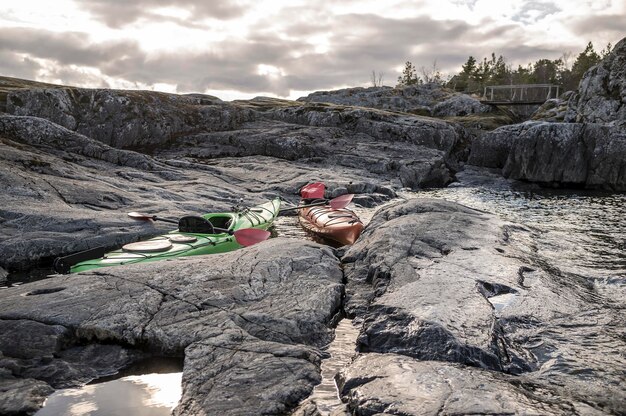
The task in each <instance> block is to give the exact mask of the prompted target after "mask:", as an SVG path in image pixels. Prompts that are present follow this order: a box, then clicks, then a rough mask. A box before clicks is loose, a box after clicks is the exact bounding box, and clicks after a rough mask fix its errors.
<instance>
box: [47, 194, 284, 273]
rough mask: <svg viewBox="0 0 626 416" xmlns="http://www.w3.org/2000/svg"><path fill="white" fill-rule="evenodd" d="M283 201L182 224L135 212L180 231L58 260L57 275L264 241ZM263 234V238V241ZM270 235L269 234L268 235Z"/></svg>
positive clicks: (185, 220) (220, 250)
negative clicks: (116, 248)
mask: <svg viewBox="0 0 626 416" xmlns="http://www.w3.org/2000/svg"><path fill="white" fill-rule="evenodd" d="M279 209H280V198H276V199H273V200H271V201H269V202H266V203H264V204H261V205H257V206H254V207H250V208H240V209H236V210H235V212H232V213H209V214H204V215H202V216H188V217H183V218H181V219H180V220H179V221H171V220H164V219H160V218H157V217H156V216H154V217H150V216H144V215H142V214H136V213H131V214H129V216H131V217H133V218H135V219H153V220H161V221H167V222H177V223H178V229H177V230H175V231H171V232H169V233H167V234H163V235H160V236H158V237H154V238H151V239H149V240H145V241H139V242H136V243H130V244H126V245H125V246H123V247H122V248H121V249H119V250H114V251H109V252H105V251H104V248H101V247H99V248H96V249H92V250H87V251H83V252H80V253H76V254H73V255H70V256H66V257H59V258H57V259H56V260H55V261H54V269H55V271H56V272H57V273H62V274H66V273H78V272H84V271H86V270H91V269H96V268H99V267H109V266H119V265H124V264H136V263H145V262H149V261H158V260H167V259H171V258H176V257H183V256H196V255H202V254H214V253H224V252H227V251H232V250H236V249H238V248H241V247H243V246H246V245H251V244H254V243H255V242H258V241H261V240H264V239H265V238H267V235H269V233H266V232H264V231H259V230H267V229H268V228H269V227H270V226H271V225H272V222H273V221H274V218H276V216H277V215H278V212H279ZM259 233H261V234H262V235H263V236H262V237H260V238H259ZM266 234H267V235H266Z"/></svg>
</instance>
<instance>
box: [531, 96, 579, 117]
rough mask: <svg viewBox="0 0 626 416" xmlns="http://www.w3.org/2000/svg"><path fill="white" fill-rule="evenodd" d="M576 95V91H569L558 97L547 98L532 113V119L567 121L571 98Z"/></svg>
mask: <svg viewBox="0 0 626 416" xmlns="http://www.w3.org/2000/svg"><path fill="white" fill-rule="evenodd" d="M574 95H575V93H574V91H567V92H565V93H563V94H561V96H560V97H558V98H551V99H549V100H547V101H546V102H545V103H543V104H542V105H541V106H540V107H539V108H538V109H537V111H535V112H534V113H533V114H532V116H531V117H530V119H531V120H535V121H550V122H553V123H561V122H563V121H565V115H566V113H567V110H568V105H569V100H570V98H572V97H573V96H574Z"/></svg>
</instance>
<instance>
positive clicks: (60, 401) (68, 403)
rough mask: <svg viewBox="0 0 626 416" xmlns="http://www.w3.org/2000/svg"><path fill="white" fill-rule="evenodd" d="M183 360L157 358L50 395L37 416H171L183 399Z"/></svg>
mask: <svg viewBox="0 0 626 416" xmlns="http://www.w3.org/2000/svg"><path fill="white" fill-rule="evenodd" d="M182 366H183V362H182V359H180V358H166V357H157V358H151V359H147V360H144V361H140V362H138V363H135V364H134V365H132V366H131V367H129V368H127V369H124V370H122V371H121V372H120V373H119V374H117V375H114V376H109V377H103V378H100V379H98V380H95V381H93V382H92V383H90V384H87V385H85V386H82V387H76V388H70V389H61V390H57V391H55V392H54V393H53V394H51V395H50V396H49V397H48V398H47V399H46V401H45V403H44V407H42V408H41V409H39V411H38V412H37V413H35V415H36V416H59V415H67V416H118V415H119V416H126V415H134V416H169V415H170V414H171V413H172V409H174V408H175V407H176V406H177V405H178V401H179V400H180V397H181V395H182V386H181V380H182V375H183V373H182V371H181V370H182Z"/></svg>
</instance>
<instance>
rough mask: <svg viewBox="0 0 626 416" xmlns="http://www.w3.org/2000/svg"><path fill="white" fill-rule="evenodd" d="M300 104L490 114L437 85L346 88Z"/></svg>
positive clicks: (321, 93) (486, 108) (436, 114)
mask: <svg viewBox="0 0 626 416" xmlns="http://www.w3.org/2000/svg"><path fill="white" fill-rule="evenodd" d="M298 101H304V102H317V103H332V104H340V105H347V106H359V107H370V108H378V109H381V110H391V111H402V112H406V113H414V114H419V115H425V116H434V117H451V116H466V115H469V114H482V113H489V112H491V108H490V107H489V106H486V105H482V104H481V103H480V102H479V101H478V100H477V99H475V98H472V97H470V96H468V95H465V94H459V93H456V92H454V91H452V90H448V89H446V88H443V87H441V86H440V85H438V84H433V83H430V84H422V85H410V86H405V87H395V88H392V87H370V88H346V89H340V90H334V91H317V92H314V93H311V94H309V95H308V96H306V97H302V98H298Z"/></svg>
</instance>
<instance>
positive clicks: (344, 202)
mask: <svg viewBox="0 0 626 416" xmlns="http://www.w3.org/2000/svg"><path fill="white" fill-rule="evenodd" d="M352 198H354V194H345V195H341V196H338V197H337V198H333V199H331V200H330V208H331V209H335V210H336V209H342V208H345V207H347V206H348V205H349V204H350V202H352Z"/></svg>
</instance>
